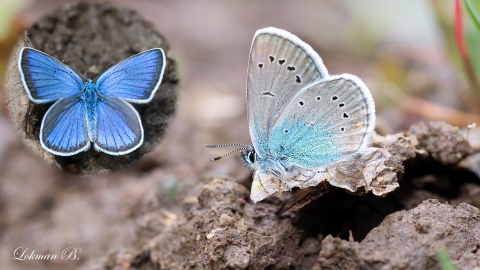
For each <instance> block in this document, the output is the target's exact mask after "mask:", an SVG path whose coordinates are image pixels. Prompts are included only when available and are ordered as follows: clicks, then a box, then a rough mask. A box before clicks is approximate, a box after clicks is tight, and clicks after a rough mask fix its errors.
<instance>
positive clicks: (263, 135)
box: [247, 27, 328, 157]
mask: <svg viewBox="0 0 480 270" xmlns="http://www.w3.org/2000/svg"><path fill="white" fill-rule="evenodd" d="M247 74H248V75H247V111H248V122H249V130H250V136H251V138H252V143H253V146H254V147H255V150H256V153H257V155H258V156H260V157H266V155H267V150H268V148H267V147H268V146H267V144H266V142H267V141H268V137H269V136H270V133H271V132H272V129H273V128H274V125H275V123H276V121H277V119H278V117H279V116H280V114H281V113H282V112H283V111H284V110H285V107H286V106H287V104H288V103H289V102H290V100H291V99H292V98H293V97H294V96H295V95H296V94H297V93H298V92H299V91H300V90H301V89H302V88H304V87H305V86H307V85H309V84H311V83H312V82H316V81H319V80H322V79H323V78H325V77H326V76H328V72H327V69H326V68H325V66H324V64H323V62H322V59H321V58H320V56H318V54H317V53H316V52H315V51H314V50H313V49H312V48H311V47H310V46H309V45H308V44H306V43H305V42H303V41H301V40H300V39H299V38H298V37H296V36H294V35H292V34H290V33H289V32H287V31H285V30H282V29H277V28H273V27H269V28H264V29H260V30H258V31H257V32H256V33H255V37H254V38H253V42H252V47H251V49H250V58H249V63H248V72H247Z"/></svg>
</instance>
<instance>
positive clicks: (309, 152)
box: [268, 74, 375, 168]
mask: <svg viewBox="0 0 480 270" xmlns="http://www.w3.org/2000/svg"><path fill="white" fill-rule="evenodd" d="M374 125H375V109H374V105H373V99H372V97H371V95H370V92H369V91H368V89H367V88H366V87H365V85H364V84H363V82H362V81H361V80H360V79H358V78H357V77H355V76H353V75H347V74H345V75H340V76H331V77H330V78H328V79H326V80H324V81H322V82H319V83H318V84H315V85H312V86H310V87H308V88H306V89H304V90H302V92H300V93H299V94H298V95H297V96H295V97H294V98H293V99H292V100H291V102H290V103H289V104H288V106H287V107H286V109H285V111H284V112H283V113H282V114H281V116H280V118H279V120H278V122H277V124H276V125H275V128H274V129H273V131H272V134H271V136H270V139H269V142H268V149H269V150H270V151H271V153H275V155H277V156H279V157H286V158H287V159H288V160H289V161H291V162H293V163H294V164H296V165H299V166H301V167H305V168H315V167H319V166H322V165H325V164H328V163H331V162H336V161H339V160H344V159H348V158H349V157H351V155H352V154H354V153H356V152H357V151H358V150H360V149H361V148H365V147H366V146H367V145H368V143H369V140H370V136H371V133H372V131H373V127H374Z"/></svg>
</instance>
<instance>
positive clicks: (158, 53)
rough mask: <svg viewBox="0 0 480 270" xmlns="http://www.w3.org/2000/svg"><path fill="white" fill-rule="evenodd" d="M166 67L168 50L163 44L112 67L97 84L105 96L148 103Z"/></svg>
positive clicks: (101, 76) (99, 78)
mask: <svg viewBox="0 0 480 270" xmlns="http://www.w3.org/2000/svg"><path fill="white" fill-rule="evenodd" d="M164 69H165V53H164V52H163V50H162V49H160V48H156V49H151V50H148V51H144V52H142V53H139V54H136V55H134V56H132V57H130V58H127V59H125V60H124V61H122V62H120V63H118V64H117V65H115V66H113V67H111V68H109V69H108V70H106V71H105V72H104V73H103V74H102V75H100V77H98V80H97V81H96V84H97V85H98V90H99V92H100V93H101V94H102V95H104V96H108V97H115V98H123V99H125V100H127V101H129V102H134V103H146V102H148V101H150V100H151V99H152V98H153V95H154V94H155V91H156V90H157V89H158V87H159V86H160V82H161V81H162V77H163V71H164Z"/></svg>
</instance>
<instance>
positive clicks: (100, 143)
mask: <svg viewBox="0 0 480 270" xmlns="http://www.w3.org/2000/svg"><path fill="white" fill-rule="evenodd" d="M18 67H19V69H20V74H21V78H22V82H23V85H24V88H25V90H26V91H27V94H28V96H29V98H30V100H31V101H33V102H34V103H37V104H44V103H53V105H52V106H51V107H50V108H49V109H48V111H47V112H46V113H45V116H44V117H43V119H42V124H41V127H40V143H41V145H42V147H43V148H44V149H46V150H47V151H49V152H51V153H53V154H55V155H59V156H71V155H75V154H78V153H80V152H82V151H87V150H88V149H90V147H91V143H93V145H94V148H95V149H96V150H97V151H101V152H104V153H107V154H110V155H124V154H128V153H130V152H132V151H134V150H135V149H137V148H138V147H140V146H141V145H142V143H143V134H144V131H143V127H142V123H141V120H140V115H139V114H138V112H137V111H136V110H135V108H134V107H133V106H132V105H131V104H130V103H147V102H149V101H150V100H151V99H152V98H153V96H154V94H155V92H156V91H157V89H158V88H159V86H160V83H161V81H162V77H163V72H164V70H165V53H164V52H163V50H162V49H160V48H155V49H151V50H147V51H144V52H141V53H139V54H136V55H134V56H131V57H130V58H127V59H125V60H124V61H122V62H120V63H118V64H117V65H114V66H112V67H110V68H109V69H107V70H106V71H105V72H104V73H102V74H101V75H99V76H98V77H97V78H96V79H86V78H83V79H82V77H83V76H82V75H81V74H79V73H77V72H75V71H74V70H72V69H71V68H70V67H69V66H67V65H65V64H64V63H62V62H60V61H58V60H57V59H55V58H53V57H51V56H49V55H47V54H45V53H43V52H41V51H39V50H36V49H33V48H28V47H25V48H22V49H21V51H20V54H19V60H18Z"/></svg>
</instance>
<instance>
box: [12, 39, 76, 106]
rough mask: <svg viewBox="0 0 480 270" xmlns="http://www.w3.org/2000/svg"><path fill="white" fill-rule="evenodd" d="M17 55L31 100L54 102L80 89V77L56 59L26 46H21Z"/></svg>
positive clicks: (74, 94) (23, 80)
mask: <svg viewBox="0 0 480 270" xmlns="http://www.w3.org/2000/svg"><path fill="white" fill-rule="evenodd" d="M19 55H20V57H19V59H18V67H19V70H20V74H21V78H22V82H23V85H24V87H25V90H26V91H27V94H28V96H29V97H30V99H31V100H32V101H33V102H35V103H48V102H54V101H57V100H58V99H60V98H68V97H73V96H76V95H78V94H80V92H81V91H82V85H83V81H82V79H81V78H80V77H79V76H78V75H77V73H75V71H73V70H72V69H70V68H69V67H67V66H65V65H64V64H62V63H61V62H60V61H58V60H57V59H55V58H53V57H51V56H49V55H48V54H45V53H43V52H41V51H38V50H35V49H33V48H28V47H25V48H22V49H21V50H20V54H19Z"/></svg>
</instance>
